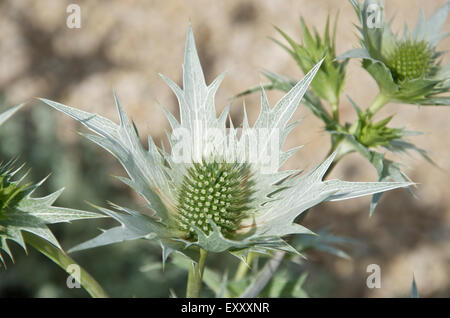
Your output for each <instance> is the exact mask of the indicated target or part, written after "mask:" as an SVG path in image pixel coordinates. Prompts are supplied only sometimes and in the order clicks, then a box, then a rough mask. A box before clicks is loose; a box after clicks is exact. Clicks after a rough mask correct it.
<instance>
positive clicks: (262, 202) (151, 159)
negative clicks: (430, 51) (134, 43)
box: [41, 28, 410, 261]
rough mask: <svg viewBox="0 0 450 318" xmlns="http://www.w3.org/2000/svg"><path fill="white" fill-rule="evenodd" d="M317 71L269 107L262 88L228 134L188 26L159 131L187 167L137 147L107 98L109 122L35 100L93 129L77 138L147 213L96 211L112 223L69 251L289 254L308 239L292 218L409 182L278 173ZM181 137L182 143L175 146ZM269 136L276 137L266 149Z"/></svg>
mask: <svg viewBox="0 0 450 318" xmlns="http://www.w3.org/2000/svg"><path fill="white" fill-rule="evenodd" d="M319 67H320V63H319V64H317V65H316V66H315V67H314V68H313V69H312V70H311V71H310V72H309V73H308V74H307V75H306V76H305V77H304V79H303V80H301V81H300V82H299V83H298V84H297V85H295V86H294V87H293V88H292V89H291V90H290V91H289V92H288V93H287V94H286V95H285V96H284V97H283V98H282V99H281V100H280V101H279V102H278V103H277V104H276V105H275V106H274V107H273V108H271V107H270V106H269V103H268V100H267V98H266V95H265V94H264V92H263V93H262V99H261V111H260V114H259V117H258V118H257V120H256V122H255V124H254V125H253V127H250V125H249V123H248V121H247V116H246V115H245V116H244V120H243V123H242V125H241V126H240V127H241V128H240V129H237V128H234V127H235V126H234V125H233V124H232V123H231V120H230V128H226V118H227V117H228V112H229V107H226V108H225V110H224V111H223V112H222V113H221V114H220V115H219V116H218V117H217V116H216V109H215V105H214V95H215V93H216V91H217V89H218V87H219V84H220V82H221V80H222V78H223V76H219V77H218V78H217V79H216V80H215V81H214V82H213V83H212V84H210V85H209V86H208V85H206V83H205V79H204V75H203V71H202V68H201V66H200V61H199V58H198V55H197V51H196V48H195V43H194V37H193V34H192V30H191V28H189V30H188V34H187V41H186V50H185V56H184V65H183V89H181V88H180V87H178V86H177V85H176V84H175V83H174V82H172V81H171V80H169V79H167V78H165V77H163V78H164V80H165V81H166V82H167V83H168V85H169V86H170V87H171V88H172V90H173V91H174V93H175V95H176V96H177V98H178V102H179V107H180V120H179V121H178V120H177V119H175V117H174V116H173V115H171V114H170V113H167V117H168V120H169V122H170V124H171V127H172V133H171V134H170V135H169V140H171V148H172V150H173V149H175V148H179V146H180V145H181V148H183V149H184V150H185V151H187V153H188V154H190V155H191V157H190V158H189V161H188V162H185V161H183V160H185V159H186V157H183V156H182V157H181V158H182V160H180V156H178V153H177V154H175V153H174V152H173V151H172V152H171V153H168V152H166V151H165V150H163V149H158V148H157V147H156V145H155V143H154V141H153V140H152V139H151V138H148V150H147V149H145V148H144V147H143V146H142V145H141V142H140V139H139V136H138V133H137V130H136V129H135V127H134V125H133V123H132V122H131V121H130V120H129V119H128V117H127V116H126V115H125V113H124V111H123V109H122V108H121V106H120V104H119V102H118V100H117V98H115V101H116V106H117V109H118V112H119V118H120V123H119V124H116V123H114V122H112V121H110V120H108V119H106V118H104V117H101V116H99V115H96V114H91V113H88V112H85V111H81V110H77V109H75V108H72V107H68V106H65V105H62V104H60V103H56V102H53V101H50V100H46V99H41V100H42V101H43V102H44V103H46V104H48V105H50V106H52V107H54V108H55V109H57V110H59V111H61V112H64V113H65V114H67V115H69V116H71V117H73V118H75V119H76V120H78V121H79V122H81V123H82V124H83V125H85V126H86V127H87V128H89V129H90V130H91V131H92V132H94V133H95V134H85V136H86V137H87V138H88V139H89V140H91V141H93V142H95V143H96V144H98V145H100V146H101V147H103V148H104V149H106V150H107V151H109V152H110V153H111V154H113V155H114V156H115V157H116V158H117V159H118V160H119V161H120V162H121V164H122V165H123V167H124V168H125V170H126V171H127V173H128V176H129V178H121V180H122V181H123V182H125V183H126V184H127V185H129V186H130V187H132V188H133V189H134V190H135V191H137V192H138V193H139V194H140V195H141V196H142V197H143V198H144V199H145V200H146V202H147V203H148V211H140V212H137V211H133V210H130V209H128V208H124V207H119V206H116V205H114V208H115V209H114V210H111V209H105V208H99V209H100V211H102V212H103V213H105V214H107V215H109V216H111V217H112V218H114V219H116V220H117V221H118V222H120V223H121V225H120V226H118V227H114V228H112V229H108V230H106V231H104V232H103V233H101V234H100V235H99V236H97V237H95V238H94V239H92V240H89V241H87V242H85V243H82V244H80V245H78V246H76V247H75V248H73V249H72V251H75V250H82V249H87V248H92V247H96V246H102V245H106V244H111V243H116V242H121V241H126V240H134V239H139V238H147V239H155V240H158V241H159V242H160V243H161V245H162V247H163V261H165V259H166V258H167V256H168V255H169V254H170V253H171V252H172V251H174V250H176V251H179V252H181V253H184V254H186V255H188V256H191V257H195V256H192V255H196V253H197V251H198V247H201V248H203V249H205V250H207V251H211V252H223V251H231V252H233V251H238V250H242V249H252V250H258V251H268V250H274V249H281V250H287V251H291V252H295V250H294V249H293V248H292V247H291V246H289V245H288V244H287V243H286V242H285V241H284V240H283V239H282V237H283V236H286V235H289V234H297V233H310V231H309V230H308V229H306V228H304V227H302V226H301V225H299V224H296V223H294V219H295V218H296V217H297V216H299V215H300V214H301V213H302V212H304V211H306V210H307V209H309V208H311V207H313V206H315V205H317V204H319V203H320V202H323V201H338V200H345V199H350V198H355V197H359V196H363V195H369V194H373V193H379V192H383V191H387V190H391V189H395V188H399V187H406V186H408V185H410V183H405V182H361V183H357V182H345V181H340V180H330V181H322V178H323V176H324V174H325V172H326V171H327V169H328V168H329V166H330V164H331V163H332V161H333V158H334V155H333V156H331V157H329V158H328V159H327V160H326V161H325V162H323V163H322V164H320V165H319V166H317V167H316V168H315V169H313V170H312V171H310V172H308V173H306V174H305V175H303V176H300V171H278V169H279V167H280V166H281V165H282V164H283V163H284V162H285V161H286V160H287V159H288V157H289V156H290V155H292V154H293V153H294V151H295V150H296V149H293V150H290V151H287V152H283V151H282V150H281V149H282V146H283V143H284V140H285V138H286V136H287V135H288V134H289V132H290V131H291V130H292V129H293V128H294V126H295V125H296V123H291V124H288V122H289V120H290V119H291V117H292V115H293V113H294V112H295V110H296V109H297V107H298V105H299V103H300V100H301V99H302V97H303V95H304V94H305V91H306V89H307V88H308V85H309V84H310V83H311V80H312V79H313V77H314V75H315V74H316V72H317V70H318V69H319ZM210 130H212V131H214V132H215V133H216V134H217V133H219V135H220V133H221V132H223V134H222V135H221V136H222V137H223V138H224V140H226V143H225V144H226V151H221V150H223V149H220V147H222V146H218V145H224V143H213V144H214V145H215V146H214V147H211V140H210V138H209V137H211V136H212V135H210V133H209V131H210ZM180 131H181V132H182V133H180ZM260 131H263V132H264V134H266V135H265V137H266V138H263V140H262V141H261V138H260V139H257V143H258V148H257V149H260V150H261V151H259V150H258V151H259V152H258V153H257V154H256V155H255V154H254V153H249V150H250V149H251V146H252V145H251V142H250V141H251V139H250V137H249V136H251V135H252V134H253V133H254V132H256V134H258V133H259V132H260ZM183 132H184V133H183ZM267 134H268V135H267ZM175 135H177V138H174V136H175ZM182 136H184V140H183V141H182V142H181V144H179V143H177V142H178V141H179V140H180V137H182ZM273 136H278V137H277V138H278V139H275V141H276V147H275V148H274V143H273V140H274V139H273V138H272V137H273ZM212 137H214V136H212ZM223 147H225V146H223ZM269 148H270V157H271V158H272V159H274V158H273V156H274V155H276V156H277V158H275V159H276V160H274V161H272V162H277V166H276V167H275V169H268V167H267V165H266V164H265V163H266V161H267V160H266V159H267V158H266V156H265V155H264V154H267V152H265V150H268V149H269ZM195 149H207V150H206V151H203V152H200V156H197V155H198V154H199V153H198V152H196V150H195ZM212 149H213V150H212ZM229 152H232V153H235V154H239V153H240V154H247V155H249V156H250V157H251V159H249V158H247V159H248V161H245V162H236V163H230V162H228V161H227V159H226V158H223V157H222V156H225V155H226V154H228V153H229ZM185 154H186V152H184V155H185ZM238 157H239V156H235V157H234V158H238ZM239 158H240V159H242V157H239ZM269 168H270V167H269ZM272 168H273V167H272ZM211 180H212V181H211ZM213 186H214V187H213ZM238 213H241V214H238ZM233 217H236V220H233V219H232V218H233ZM191 252H193V253H191Z"/></svg>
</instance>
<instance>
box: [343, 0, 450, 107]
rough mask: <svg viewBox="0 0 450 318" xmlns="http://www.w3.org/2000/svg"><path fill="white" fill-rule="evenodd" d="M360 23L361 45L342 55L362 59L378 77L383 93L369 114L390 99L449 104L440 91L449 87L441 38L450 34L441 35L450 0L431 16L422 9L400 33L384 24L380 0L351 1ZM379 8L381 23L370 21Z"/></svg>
mask: <svg viewBox="0 0 450 318" xmlns="http://www.w3.org/2000/svg"><path fill="white" fill-rule="evenodd" d="M351 4H352V5H353V7H354V9H355V12H356V14H357V16H358V19H359V21H360V24H361V25H360V26H358V30H359V32H360V34H361V37H360V43H361V48H356V49H352V50H350V51H348V52H346V53H344V54H342V55H341V56H340V57H339V58H338V59H344V60H345V59H347V58H360V59H362V66H363V68H364V69H365V70H366V71H367V72H368V73H369V74H370V75H371V76H372V77H373V78H374V79H375V81H376V82H377V84H378V86H379V88H380V93H379V95H378V97H377V100H376V102H374V103H373V104H372V105H371V106H370V108H369V112H370V113H371V114H373V113H375V112H376V111H377V110H378V109H379V108H381V107H383V106H384V105H385V104H386V103H388V102H390V101H395V102H400V103H405V104H415V105H450V99H449V98H448V97H444V96H441V95H440V94H441V93H445V92H448V91H449V90H450V80H449V78H450V64H446V65H441V60H440V57H441V56H442V55H443V52H440V51H437V48H436V47H437V45H438V44H439V42H440V41H441V40H442V39H443V38H445V37H447V36H448V35H449V34H450V33H449V32H446V33H441V29H442V26H443V25H444V23H445V21H446V19H447V16H448V13H449V10H450V2H447V3H446V4H444V5H443V6H442V7H441V8H440V9H439V10H438V11H436V12H435V13H434V14H433V15H432V16H431V17H430V18H429V19H428V20H427V19H425V16H424V13H423V11H421V12H420V17H419V21H418V22H417V25H416V26H415V28H414V29H413V30H412V31H410V30H409V29H408V27H407V25H405V29H404V31H403V34H402V36H398V35H396V34H394V33H393V31H392V30H391V24H392V21H390V22H389V23H386V22H385V18H384V8H383V6H382V4H381V3H379V2H378V1H376V0H365V1H364V2H363V3H362V4H360V3H359V2H358V1H357V0H351ZM374 8H378V10H379V12H380V14H382V15H381V17H380V18H381V22H382V23H381V25H373V24H372V23H370V19H371V14H370V13H371V10H372V9H374Z"/></svg>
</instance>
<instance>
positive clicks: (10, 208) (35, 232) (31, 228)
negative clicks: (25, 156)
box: [0, 104, 106, 297]
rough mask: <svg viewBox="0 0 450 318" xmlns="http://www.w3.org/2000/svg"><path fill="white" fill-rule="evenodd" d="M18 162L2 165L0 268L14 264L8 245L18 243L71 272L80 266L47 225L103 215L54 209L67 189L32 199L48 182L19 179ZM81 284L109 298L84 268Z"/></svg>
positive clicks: (0, 116)
mask: <svg viewBox="0 0 450 318" xmlns="http://www.w3.org/2000/svg"><path fill="white" fill-rule="evenodd" d="M22 106H23V104H21V105H18V106H15V107H12V108H10V109H8V110H7V111H5V112H3V113H2V114H0V125H1V124H3V123H4V122H5V121H6V120H7V119H8V118H9V117H11V116H12V115H13V114H14V113H15V112H17V111H18V110H19V109H20V108H21V107H22ZM16 163H17V159H13V160H10V161H8V162H4V163H2V164H0V267H2V266H4V267H5V268H6V261H7V258H6V257H5V256H6V255H7V256H9V257H10V258H11V260H12V261H14V256H13V254H12V252H11V249H10V247H9V245H8V242H15V243H17V244H18V245H19V246H21V247H22V248H23V249H24V250H25V251H27V245H31V246H33V247H34V248H35V249H36V250H38V251H39V252H41V253H42V254H44V255H45V256H47V257H48V258H50V259H51V260H52V261H53V262H55V263H56V264H57V265H59V266H60V267H61V268H62V269H64V270H67V267H68V266H69V265H72V264H76V263H75V261H74V260H72V259H71V258H70V257H69V256H67V255H66V254H65V252H64V251H63V249H62V247H61V246H60V244H59V242H58V241H57V239H56V238H55V236H54V235H53V233H52V232H51V231H50V229H49V228H48V227H47V225H48V224H54V223H61V222H70V221H73V220H79V219H89V218H98V217H103V216H102V215H101V214H99V213H96V212H86V211H80V210H74V209H68V208H62V207H56V206H54V205H53V203H54V202H55V201H56V199H57V198H58V197H59V196H60V195H61V193H62V191H63V189H61V190H59V191H56V192H54V193H52V194H49V195H47V196H45V197H34V196H32V194H33V193H34V191H36V189H37V188H38V187H39V186H41V185H42V183H43V182H44V181H45V179H44V180H42V181H41V182H38V183H36V184H33V183H26V182H25V181H24V180H25V178H26V176H27V173H24V174H22V175H21V176H18V175H20V174H21V171H22V169H23V167H24V165H22V166H19V167H17V166H16ZM79 283H80V284H81V285H83V287H84V288H85V289H86V290H87V291H88V292H89V293H90V295H92V296H94V297H104V296H106V294H105V292H104V291H103V289H102V288H101V287H100V285H98V283H97V282H96V281H95V280H94V279H93V278H92V277H91V276H90V275H89V274H88V273H87V272H86V271H85V270H84V269H81V268H80V282H79Z"/></svg>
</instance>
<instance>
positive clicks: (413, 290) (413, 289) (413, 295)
mask: <svg viewBox="0 0 450 318" xmlns="http://www.w3.org/2000/svg"><path fill="white" fill-rule="evenodd" d="M411 298H420V296H419V291H418V290H417V285H416V279H415V278H414V275H413V280H412V284H411Z"/></svg>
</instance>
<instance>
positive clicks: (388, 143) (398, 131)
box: [236, 0, 450, 296]
mask: <svg viewBox="0 0 450 318" xmlns="http://www.w3.org/2000/svg"><path fill="white" fill-rule="evenodd" d="M350 3H351V5H352V6H353V7H354V9H355V12H356V14H357V17H358V20H359V22H360V24H361V25H360V26H357V29H358V30H359V32H360V34H361V37H360V44H361V48H356V49H352V50H350V51H348V52H346V53H344V54H341V55H339V56H338V57H336V52H335V36H334V35H335V34H336V24H337V17H336V20H335V23H334V29H333V31H332V35H330V30H329V19H327V22H326V26H325V32H324V34H323V36H322V37H321V36H320V34H319V33H318V32H317V31H316V30H314V35H312V33H311V31H310V29H309V28H308V27H307V25H306V22H305V21H304V20H303V19H301V21H300V22H301V25H300V26H301V31H302V41H301V43H298V42H296V41H295V40H294V39H293V38H291V37H290V36H288V35H287V34H286V33H285V32H283V31H282V30H281V29H279V28H277V27H275V28H276V30H277V32H278V33H279V34H280V35H281V37H282V38H283V40H284V41H280V40H276V39H272V40H273V41H274V42H275V43H276V44H277V45H279V46H280V47H281V48H282V49H284V50H285V51H287V52H288V53H289V55H290V56H291V57H292V58H293V59H294V60H295V61H296V63H297V64H298V66H299V68H300V69H301V71H302V72H303V73H306V72H307V71H308V69H307V65H313V64H314V63H318V62H319V61H320V60H322V59H324V62H323V63H322V66H321V67H320V69H319V70H318V72H317V75H316V77H315V78H314V80H313V81H312V83H311V87H310V89H308V91H307V92H306V93H305V95H304V97H303V99H302V103H303V104H304V105H305V106H306V107H307V108H309V109H310V110H311V111H312V113H313V114H314V115H315V116H317V117H318V118H319V119H320V120H321V121H322V122H323V124H324V128H325V130H326V131H327V132H328V133H329V134H330V139H331V149H330V151H329V154H332V153H335V152H336V155H335V157H334V161H333V162H332V163H331V165H330V169H328V171H331V170H332V168H333V167H334V166H335V165H336V164H337V163H338V162H339V161H340V160H341V159H342V158H343V157H345V156H346V155H348V154H350V153H353V152H358V153H359V154H361V155H362V156H363V157H364V158H365V159H367V160H368V161H369V162H370V163H371V164H372V165H373V167H374V168H375V169H376V171H377V173H378V178H379V181H389V180H390V181H397V182H407V181H410V179H409V178H408V176H407V175H406V174H405V173H404V172H403V171H402V165H401V164H400V163H397V162H394V161H392V160H390V159H389V158H387V157H386V153H387V154H389V153H410V152H416V153H418V154H419V155H421V156H422V157H423V158H425V159H426V160H427V161H428V162H430V163H432V164H434V162H433V160H432V159H431V158H430V157H429V156H428V154H427V151H426V150H424V149H421V148H419V147H416V146H415V145H414V144H413V143H412V142H411V141H410V140H409V137H411V136H415V135H418V134H420V133H418V132H414V131H409V130H407V129H406V128H405V127H400V128H394V127H389V123H390V121H391V119H392V118H393V115H391V116H388V117H386V118H381V119H375V114H376V113H377V112H378V111H379V110H380V109H381V108H382V107H383V106H385V105H387V104H388V103H389V102H400V103H405V104H413V105H426V106H429V105H449V98H448V97H446V96H443V95H442V94H443V93H448V92H449V91H450V72H449V71H450V67H449V64H447V65H445V66H442V65H441V64H442V62H441V57H442V55H443V54H444V53H443V52H440V51H437V45H438V43H439V41H440V40H442V39H443V38H445V37H446V36H448V35H449V33H448V32H447V33H440V30H441V29H442V26H443V24H444V23H445V21H446V19H447V16H448V12H449V10H450V2H448V3H446V4H445V5H444V6H442V7H441V8H440V9H439V10H438V11H437V12H436V13H434V14H433V15H432V16H431V17H430V18H429V19H428V20H426V19H425V17H424V14H423V12H421V15H420V18H419V22H418V24H417V26H416V27H415V28H414V30H413V31H409V30H408V28H407V27H405V31H404V33H403V36H402V37H398V36H397V35H395V34H394V33H393V31H392V30H391V24H392V21H391V22H389V23H386V22H385V18H384V12H385V10H384V6H383V5H382V4H381V3H379V2H377V1H375V0H365V1H364V2H363V3H362V4H360V3H359V2H358V1H356V0H351V1H350ZM374 19H375V21H374ZM285 43H286V44H285ZM352 58H360V59H362V64H361V65H362V67H363V68H364V69H365V70H366V71H367V72H368V73H369V74H370V75H371V76H372V77H373V78H374V79H375V81H376V83H377V84H378V87H379V94H378V95H377V97H376V98H375V100H374V101H373V102H372V103H371V104H370V105H367V107H366V108H365V109H364V108H362V107H360V106H358V105H357V104H356V103H355V102H354V101H353V100H352V99H351V98H350V97H348V96H347V98H348V100H349V101H350V103H351V105H352V106H353V108H354V110H355V112H356V114H357V118H356V120H355V121H354V122H352V123H342V122H341V121H340V118H339V112H340V108H339V107H340V103H339V101H340V95H341V94H342V93H343V89H344V82H345V75H346V70H345V68H346V66H347V63H348V61H349V59H352ZM262 73H263V75H264V76H265V77H266V78H267V79H268V80H269V83H267V84H263V85H260V86H256V87H254V88H250V89H248V90H245V91H243V92H242V93H240V94H238V95H237V96H236V97H242V96H245V95H247V94H251V93H254V92H257V91H263V90H269V89H274V90H280V91H284V92H289V91H290V90H292V88H293V87H294V86H295V85H296V80H295V79H291V78H288V77H285V76H283V75H280V74H276V73H274V72H272V71H270V70H264V71H262ZM319 75H320V76H319ZM327 104H328V107H327ZM381 195H382V193H376V194H374V195H373V197H372V200H371V204H370V215H372V214H373V213H374V211H375V208H376V206H377V204H378V202H379V200H380V197H381ZM282 255H283V253H282V252H281V253H280V254H278V255H277V256H276V257H274V258H272V259H271V261H270V262H268V264H267V265H266V267H264V268H263V269H262V270H261V273H260V275H259V276H260V277H259V281H256V282H255V283H254V284H252V285H251V286H250V287H249V293H246V295H247V296H249V295H251V296H254V295H257V294H258V292H259V291H260V290H261V289H262V288H263V287H264V286H265V284H267V282H268V281H269V279H270V277H271V275H272V273H273V272H275V269H276V268H277V266H279V264H280V262H281V260H282V259H283V257H282ZM261 281H264V283H261Z"/></svg>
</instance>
